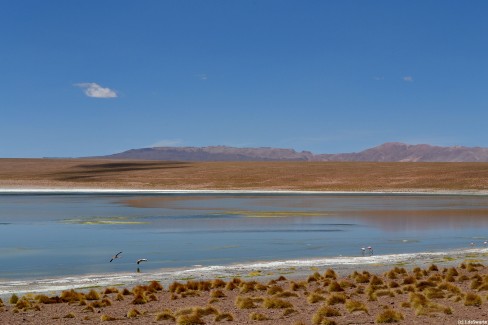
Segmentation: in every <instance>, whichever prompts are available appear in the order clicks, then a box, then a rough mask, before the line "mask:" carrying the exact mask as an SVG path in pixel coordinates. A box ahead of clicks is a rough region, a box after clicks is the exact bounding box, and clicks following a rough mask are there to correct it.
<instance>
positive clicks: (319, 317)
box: [312, 306, 341, 325]
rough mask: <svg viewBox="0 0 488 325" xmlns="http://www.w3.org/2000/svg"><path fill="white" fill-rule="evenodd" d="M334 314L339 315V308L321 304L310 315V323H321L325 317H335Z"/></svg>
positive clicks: (317, 324)
mask: <svg viewBox="0 0 488 325" xmlns="http://www.w3.org/2000/svg"><path fill="white" fill-rule="evenodd" d="M336 316H341V313H340V311H339V310H337V309H335V308H332V307H329V306H322V307H320V308H319V309H318V310H317V312H316V313H315V314H314V315H313V316H312V324H314V325H321V324H323V323H324V320H326V319H327V317H336Z"/></svg>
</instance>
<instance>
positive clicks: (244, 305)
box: [235, 296, 256, 309]
mask: <svg viewBox="0 0 488 325" xmlns="http://www.w3.org/2000/svg"><path fill="white" fill-rule="evenodd" d="M235 304H236V307H237V308H239V309H251V308H256V305H255V304H254V301H253V300H252V299H251V298H247V297H240V296H238V297H237V299H236V303H235Z"/></svg>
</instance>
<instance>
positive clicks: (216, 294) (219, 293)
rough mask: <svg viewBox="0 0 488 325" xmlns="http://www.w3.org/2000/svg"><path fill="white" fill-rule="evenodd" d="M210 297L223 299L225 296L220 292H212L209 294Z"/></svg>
mask: <svg viewBox="0 0 488 325" xmlns="http://www.w3.org/2000/svg"><path fill="white" fill-rule="evenodd" d="M210 297H212V298H223V297H225V294H224V293H223V292H222V290H214V291H212V292H210Z"/></svg>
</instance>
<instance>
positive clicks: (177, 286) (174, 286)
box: [168, 281, 186, 293]
mask: <svg viewBox="0 0 488 325" xmlns="http://www.w3.org/2000/svg"><path fill="white" fill-rule="evenodd" d="M168 290H169V292H174V293H181V292H183V291H185V290H186V286H185V285H184V284H182V283H179V282H177V281H175V282H173V283H171V284H170V285H169V288H168Z"/></svg>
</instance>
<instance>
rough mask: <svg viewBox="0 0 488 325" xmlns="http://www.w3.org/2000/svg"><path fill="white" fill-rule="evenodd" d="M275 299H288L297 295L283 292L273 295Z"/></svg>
mask: <svg viewBox="0 0 488 325" xmlns="http://www.w3.org/2000/svg"><path fill="white" fill-rule="evenodd" d="M275 297H277V298H289V297H298V294H296V293H294V292H290V291H283V292H280V293H277V294H275Z"/></svg>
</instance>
